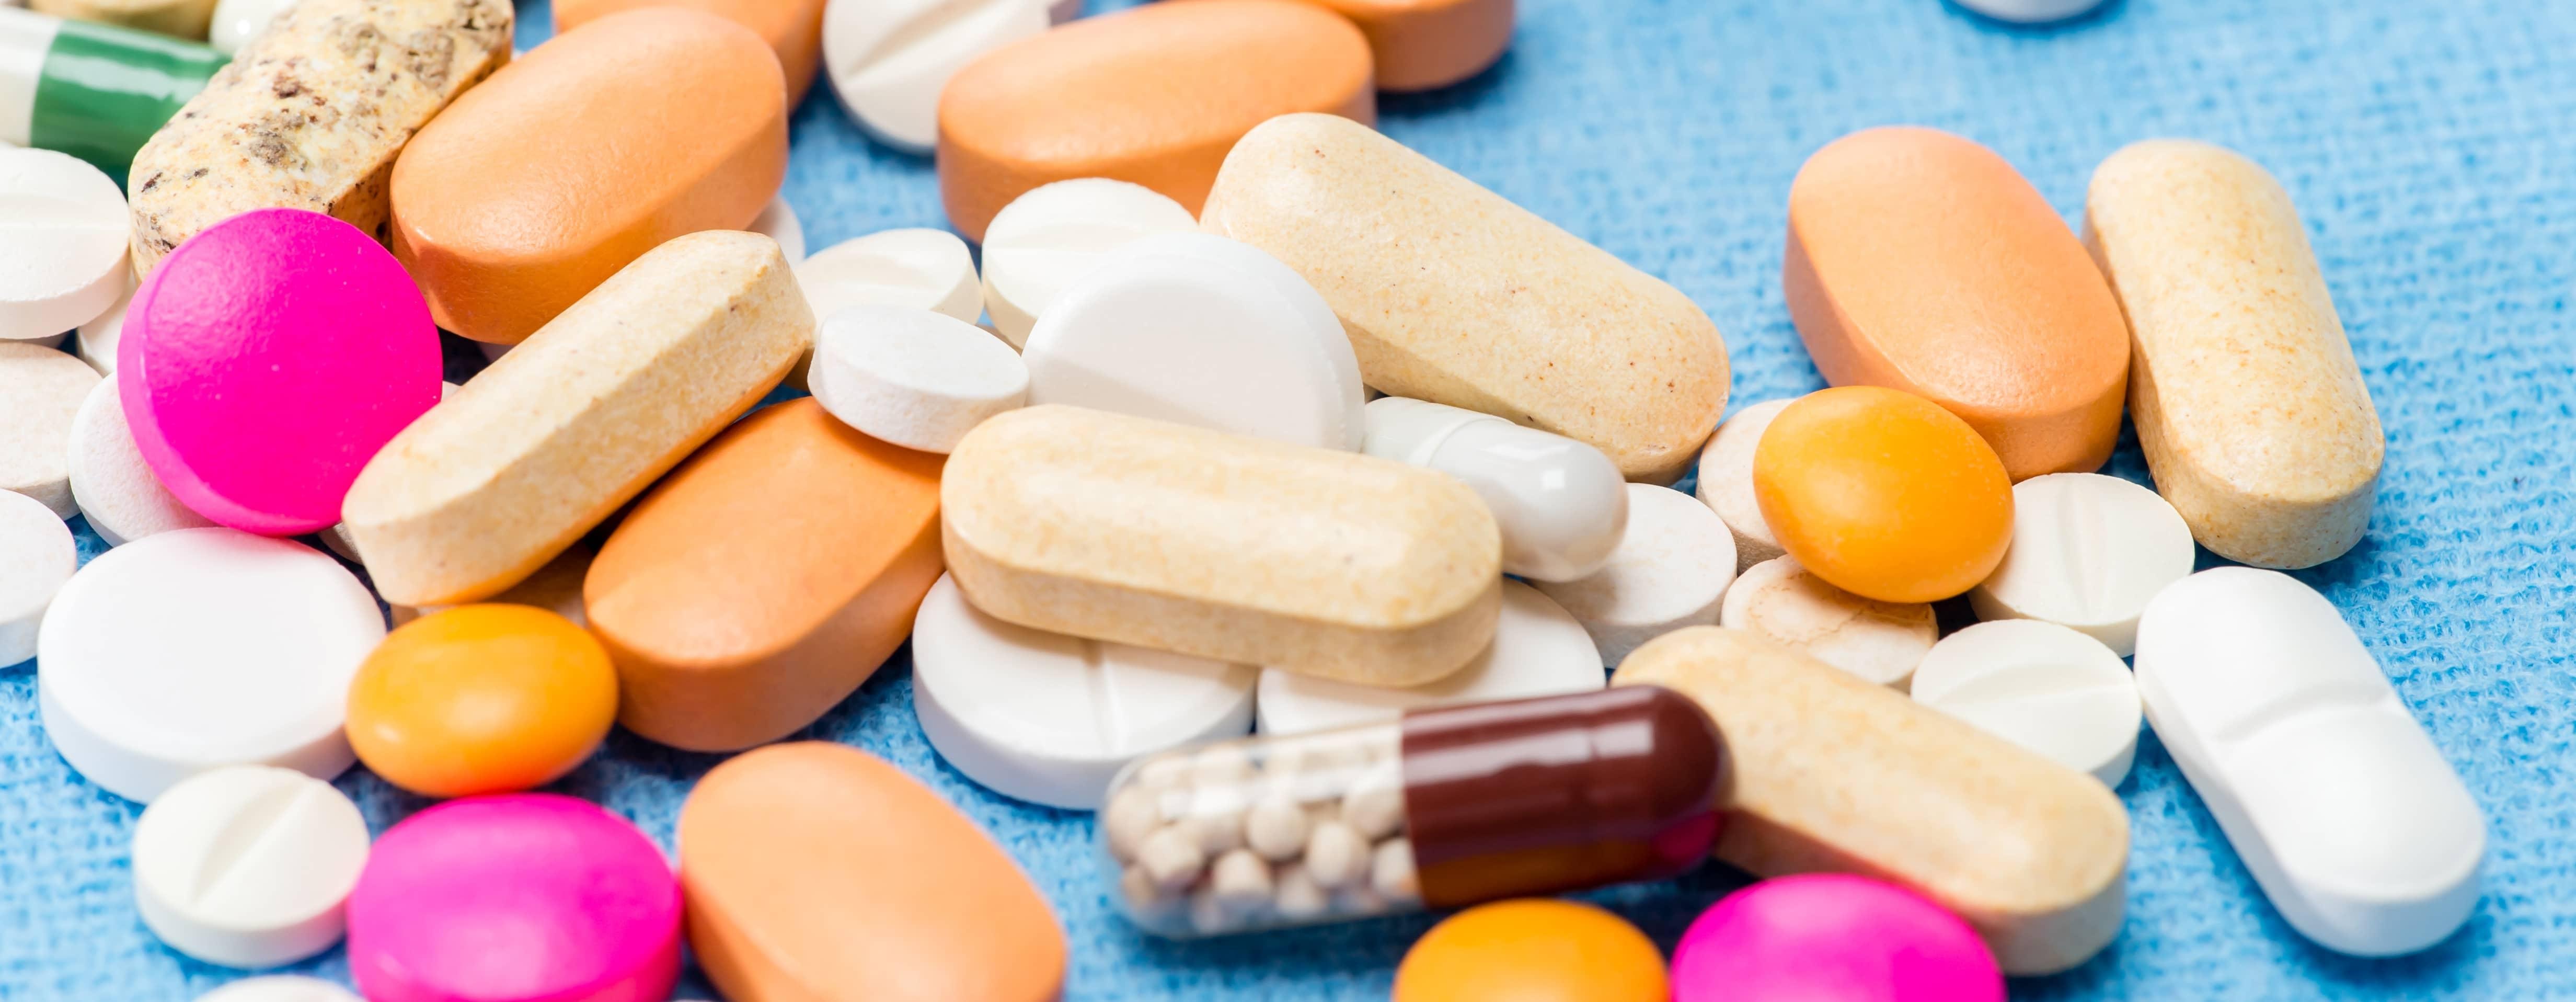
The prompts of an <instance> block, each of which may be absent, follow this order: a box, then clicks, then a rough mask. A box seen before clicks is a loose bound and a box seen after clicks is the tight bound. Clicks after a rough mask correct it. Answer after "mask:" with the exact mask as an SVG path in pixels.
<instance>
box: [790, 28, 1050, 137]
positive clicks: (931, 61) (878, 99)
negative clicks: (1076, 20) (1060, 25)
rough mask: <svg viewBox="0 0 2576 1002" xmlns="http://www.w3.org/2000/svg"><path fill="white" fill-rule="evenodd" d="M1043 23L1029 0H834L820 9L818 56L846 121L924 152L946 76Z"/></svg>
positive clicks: (933, 134)
mask: <svg viewBox="0 0 2576 1002" xmlns="http://www.w3.org/2000/svg"><path fill="white" fill-rule="evenodd" d="M1048 23H1049V21H1048V17H1047V9H1046V6H1045V5H1044V4H1043V3H1040V2H1033V0H964V2H957V0H949V2H944V3H943V2H941V0H836V2H834V3H832V4H830V5H828V6H826V7H825V8H824V11H823V61H824V64H825V68H826V71H827V72H829V73H830V74H831V77H832V93H833V94H835V95H837V96H838V97H840V99H841V107H842V108H844V109H847V110H848V111H849V113H850V120H851V121H854V122H857V123H858V125H859V128H861V129H864V130H866V131H867V133H868V135H870V136H874V137H876V139H877V140H878V141H880V142H883V143H885V144H886V145H888V146H892V147H894V148H896V149H899V150H904V151H907V152H912V153H927V152H929V151H930V148H931V146H932V145H934V144H936V143H937V142H938V141H939V94H940V91H941V90H942V89H944V88H946V87H947V86H948V78H949V77H951V76H954V75H956V73H957V71H958V70H959V69H962V68H964V67H965V66H966V64H968V63H971V62H974V61H975V60H976V59H978V58H980V57H982V56H983V55H984V54H985V53H987V52H991V51H993V50H994V49H998V48H1001V47H1003V46H1006V45H1009V44H1011V43H1012V42H1016V41H1019V40H1021V39H1023V38H1028V37H1031V36H1034V35H1037V34H1039V33H1041V32H1044V31H1045V30H1047V25H1048Z"/></svg>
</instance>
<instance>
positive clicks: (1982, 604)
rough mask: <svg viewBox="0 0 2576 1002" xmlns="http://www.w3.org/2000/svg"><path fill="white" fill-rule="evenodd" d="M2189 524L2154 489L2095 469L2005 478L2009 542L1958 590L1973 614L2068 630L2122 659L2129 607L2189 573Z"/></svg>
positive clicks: (2131, 646) (2128, 643) (2132, 642)
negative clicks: (1980, 579) (1997, 561)
mask: <svg viewBox="0 0 2576 1002" xmlns="http://www.w3.org/2000/svg"><path fill="white" fill-rule="evenodd" d="M2196 555H2197V553H2196V551H2195V550H2193V548H2192V543H2191V527H2190V526H2188V525H2185V524H2183V520H2182V515H2181V513H2179V512H2176V511H2174V507H2173V505H2172V504H2170V503H2168V502H2166V501H2165V499H2164V498H2163V497H2161V496H2159V495H2157V494H2156V492H2154V491H2151V490H2148V489H2146V488H2144V487H2140V486H2138V485H2136V484H2133V483H2130V482H2128V481H2126V480H2122V479H2120V478H2118V477H2106V476H2103V475H2101V474H2099V473H2051V474H2047V475H2045V476H2037V477H2032V478H2030V479H2028V480H2024V481H2022V482H2020V483H2018V484H2014V485H2013V536H2012V548H2011V549H2010V550H2007V551H2005V552H2004V562H2003V564H2002V565H2001V566H1998V567H1996V568H1995V572H1994V573H1993V574H1992V575H1989V576H1988V577H1987V578H1986V580H1985V583H1983V584H1980V585H1978V586H1977V587H1976V589H1975V590H1974V591H1971V592H1969V593H1968V603H1969V605H1971V606H1973V607H1975V609H1976V610H1977V618H1979V619H2037V620H2043V621H2046V622H2051V623H2056V624H2058V625H2059V626H2066V627H2072V628H2074V629H2077V630H2081V631H2083V632H2084V633H2085V634H2087V635H2089V636H2091V637H2092V638H2093V639H2095V640H2099V641H2101V642H2102V643H2104V644H2106V645H2108V646H2109V647H2110V648H2111V650H2112V652H2113V653H2115V654H2118V655H2119V656H2121V657H2128V656H2129V655H2130V653H2132V652H2133V651H2134V650H2135V649H2136V647H2137V644H2138V613H2140V612H2142V611H2145V609H2146V607H2147V601H2148V600H2149V599H2152V598H2155V597H2156V593H2157V592H2160V591H2163V590H2164V588H2165V586H2166V585H2169V584H2172V583H2174V582H2176V581H2180V580H2182V579H2183V577H2184V576H2185V575H2188V574H2190V573H2191V565H2192V560H2193V559H2194V557H2195V556H2196Z"/></svg>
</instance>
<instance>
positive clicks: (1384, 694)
mask: <svg viewBox="0 0 2576 1002" xmlns="http://www.w3.org/2000/svg"><path fill="white" fill-rule="evenodd" d="M1601 668H1602V665H1601V649H1600V648H1598V647H1595V646H1593V643H1592V635H1591V634H1588V633H1585V632H1584V631H1583V624H1581V623H1578V622H1575V620H1574V616H1573V615H1572V614H1571V613H1568V612H1566V611H1565V607H1563V606H1560V605H1558V604H1556V601H1555V600H1554V599H1550V598H1548V597H1547V596H1545V595H1542V594H1540V593H1539V591H1538V589H1536V588H1532V587H1530V586H1528V585H1525V584H1522V583H1520V582H1518V581H1505V582H1503V615H1502V619H1501V620H1500V621H1498V622H1497V623H1496V624H1495V625H1494V642H1493V643H1492V644H1489V645H1486V647H1485V652H1484V653H1482V654H1478V655H1476V659H1475V660H1473V661H1470V662H1467V667H1464V668H1461V669H1458V672H1457V673H1456V674H1454V675H1450V676H1448V677H1446V678H1443V679H1441V680H1440V681H1437V682H1433V683H1431V684H1429V685H1417V686H1410V687H1407V688H1402V689H1389V688H1384V687H1380V686H1369V685H1354V684H1351V683H1349V682H1336V681H1332V680H1330V679H1321V678H1316V677H1314V676H1312V675H1300V674H1297V673H1295V672H1286V671H1281V670H1279V669H1277V668H1264V669H1262V670H1261V688H1260V693H1259V695H1258V696H1257V697H1256V698H1255V699H1254V700H1253V708H1254V714H1255V716H1257V717H1258V718H1259V723H1258V729H1259V730H1260V732H1261V733H1263V734H1303V733H1306V732H1309V731H1322V730H1331V729H1332V728H1336V727H1348V726H1350V725H1352V724H1366V723H1375V722H1378V721H1387V720H1394V719H1396V718H1397V717H1400V716H1403V715H1404V712H1405V711H1407V710H1412V709H1418V708H1421V707H1426V706H1452V705H1456V704H1459V703H1487V702H1493V701H1495V700H1503V699H1524V698H1528V697H1531V696H1554V695H1559V694H1562V693H1569V692H1590V691H1592V690H1594V689H1599V688H1602V687H1603V686H1605V685H1607V684H1609V676H1608V675H1607V674H1605V673H1604V672H1603V671H1602V670H1601Z"/></svg>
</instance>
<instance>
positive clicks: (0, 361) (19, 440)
mask: <svg viewBox="0 0 2576 1002" xmlns="http://www.w3.org/2000/svg"><path fill="white" fill-rule="evenodd" d="M98 384H99V375H98V371H97V370H95V369H92V368H90V367H89V366H87V365H84V364H82V363H81V360H80V359H77V358H74V357H72V356H70V355H66V354H64V353H62V352H59V351H56V350H54V349H52V348H46V347H41V346H38V345H33V344H26V343H22V342H10V341H0V490H5V491H15V492H17V493H20V494H24V495H26V496H28V497H31V498H35V499H36V500H37V501H40V502H43V503H44V506H45V507H46V508H49V509H52V510H53V513H54V517H56V518H70V517H72V516H74V515H77V514H80V506H79V505H78V504H76V503H74V502H73V500H72V481H71V441H72V421H73V420H74V419H75V418H77V417H78V416H79V415H80V408H81V401H83V400H86V399H88V398H89V393H90V390H92V389H94V388H96V387H97V386H98Z"/></svg>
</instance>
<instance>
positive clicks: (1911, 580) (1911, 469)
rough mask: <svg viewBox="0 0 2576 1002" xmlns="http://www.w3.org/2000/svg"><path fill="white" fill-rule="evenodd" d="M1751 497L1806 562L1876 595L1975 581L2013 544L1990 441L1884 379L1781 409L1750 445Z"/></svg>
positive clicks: (1838, 582)
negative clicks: (1758, 441)
mask: <svg viewBox="0 0 2576 1002" xmlns="http://www.w3.org/2000/svg"><path fill="white" fill-rule="evenodd" d="M1753 498H1754V501H1755V502H1757V503H1758V504H1759V505H1760V506H1761V508H1762V520H1763V521H1764V522H1765V523H1767V524H1769V525H1770V526H1771V532H1772V534H1773V535H1775V536H1778V537H1779V539H1780V548H1781V549H1784V550H1787V551H1789V555H1790V556H1792V557H1795V558H1797V560H1798V563H1799V564H1800V565H1801V566H1804V567H1806V568H1807V569H1808V570H1810V571H1813V572H1815V575H1816V576H1817V577H1820V578H1823V579H1825V580H1826V581H1829V582H1832V583H1833V585H1834V586H1835V587H1837V588H1841V589H1842V590H1844V591H1847V592H1851V593H1852V594H1855V595H1860V596H1864V597H1867V598H1874V599H1877V600H1879V601H1881V602H1934V601H1939V600H1941V599H1945V598H1949V597H1950V596H1952V595H1956V594H1959V593H1960V592H1964V591H1967V590H1968V589H1970V588H1974V587H1976V586H1977V582H1980V581H1983V580H1985V579H1986V575H1989V574H1992V573H1994V570H1995V565H1997V564H2000V563H2002V562H2003V559H2004V550H2005V548H2007V547H2009V546H2011V545H2012V525H2013V503H2012V499H2013V495H2012V482H2011V481H2009V480H2007V479H2005V478H2004V464H2003V462H2002V461H2001V460H1999V459H1996V458H1995V450H1994V449H1992V448H1989V447H1988V446H1987V445H1986V442H1985V440H1984V439H1982V438H1979V437H1977V433H1976V431H1975V429H1972V428H1970V427H1968V424H1967V422H1965V421H1962V420H1960V419H1959V417H1958V416H1957V415H1955V414H1952V413H1950V412H1949V411H1946V410H1943V409H1941V408H1940V406H1938V405H1936V404H1934V403H1932V402H1931V401H1929V400H1925V399H1923V398H1922V397H1918V396H1915V395H1913V394H1911V393H1903V392H1899V391H1897V390H1890V389H1886V388H1883V387H1877V386H1840V387H1835V388H1833V389H1829V390H1818V391H1816V392H1814V393H1810V394H1807V395H1806V396H1803V397H1800V398H1798V402H1796V403H1793V404H1790V405H1789V406H1788V407H1787V408H1786V409H1784V410H1782V411H1781V412H1780V416H1779V417H1776V418H1773V419H1772V420H1771V427H1770V428H1768V429H1766V430H1764V431H1763V433H1762V443H1761V444H1760V445H1758V446H1755V447H1754V449H1753Z"/></svg>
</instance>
